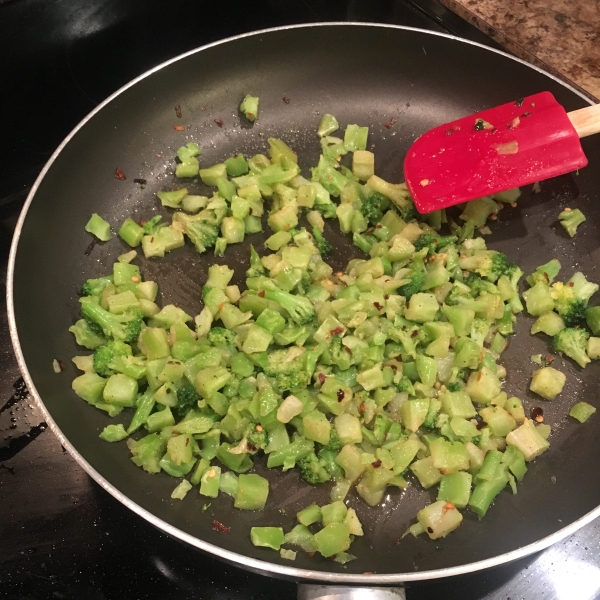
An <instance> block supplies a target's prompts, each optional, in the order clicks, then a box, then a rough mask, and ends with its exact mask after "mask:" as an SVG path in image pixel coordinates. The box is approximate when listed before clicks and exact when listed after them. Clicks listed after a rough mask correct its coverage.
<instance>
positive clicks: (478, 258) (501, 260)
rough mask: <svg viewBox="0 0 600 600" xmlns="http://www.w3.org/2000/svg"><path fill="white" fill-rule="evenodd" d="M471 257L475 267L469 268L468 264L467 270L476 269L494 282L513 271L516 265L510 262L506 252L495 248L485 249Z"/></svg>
mask: <svg viewBox="0 0 600 600" xmlns="http://www.w3.org/2000/svg"><path fill="white" fill-rule="evenodd" d="M471 259H472V262H473V263H474V268H473V269H469V268H468V266H467V267H466V268H467V270H470V271H476V272H477V273H479V274H480V275H481V276H482V277H485V278H486V279H488V280H489V281H492V282H494V281H497V280H498V279H499V278H500V277H502V275H505V274H506V273H507V272H512V271H513V267H514V265H513V264H512V263H510V262H508V258H507V257H506V254H503V253H502V252H496V251H495V250H485V251H483V252H481V253H479V254H476V255H474V256H473V257H471ZM466 260H468V259H466ZM461 266H462V265H461ZM469 266H471V265H469Z"/></svg>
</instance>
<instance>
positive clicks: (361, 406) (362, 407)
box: [358, 402, 367, 413]
mask: <svg viewBox="0 0 600 600" xmlns="http://www.w3.org/2000/svg"><path fill="white" fill-rule="evenodd" d="M366 410H367V406H366V404H365V403H364V402H361V403H360V404H359V405H358V412H359V413H364V412H365V411H366Z"/></svg>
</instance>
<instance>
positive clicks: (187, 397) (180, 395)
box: [173, 383, 202, 419]
mask: <svg viewBox="0 0 600 600" xmlns="http://www.w3.org/2000/svg"><path fill="white" fill-rule="evenodd" d="M198 400H202V398H200V396H199V395H198V392H197V391H196V390H195V389H194V386H193V385H192V384H191V383H184V384H183V385H182V386H181V387H180V388H179V389H178V390H177V406H175V408H174V409H173V412H175V414H176V415H177V416H178V417H179V418H180V419H183V417H185V415H187V414H188V412H189V411H190V410H191V409H192V408H198Z"/></svg>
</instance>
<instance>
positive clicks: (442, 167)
mask: <svg viewBox="0 0 600 600" xmlns="http://www.w3.org/2000/svg"><path fill="white" fill-rule="evenodd" d="M599 132H600V104H596V105H593V106H589V107H587V108H582V109H580V110H576V111H573V112H570V113H566V112H565V110H564V108H563V107H562V106H560V104H558V102H557V101H556V100H555V99H554V96H553V95H552V94H551V93H550V92H541V93H539V94H534V95H533V96H528V97H527V98H523V99H522V100H517V101H515V102H510V103H508V104H503V105H502V106H498V107H496V108H490V109H489V110H484V111H482V112H480V113H477V114H474V115H471V116H469V117H465V118H463V119H458V120H457V121H453V122H452V123H446V124H445V125H441V126H439V127H436V128H435V129H431V130H430V131H428V132H427V133H425V134H423V135H422V136H421V137H420V138H418V139H417V140H416V141H415V142H414V144H413V145H412V146H411V148H410V149H409V151H408V154H407V155H406V159H405V161H404V177H405V180H406V184H407V185H408V189H409V190H410V192H411V195H412V197H413V199H414V201H415V205H416V207H417V210H418V211H419V212H421V213H428V212H432V211H434V210H439V209H441V208H446V207H448V206H452V205H453V204H459V203H461V202H466V201H468V200H473V199H475V198H481V197H482V196H489V195H490V194H494V193H496V192H500V191H503V190H508V189H511V188H515V187H519V186H522V185H527V184H528V183H534V182H536V181H540V180H542V179H548V178H549V177H555V176H557V175H562V174H564V173H569V172H571V171H575V170H576V169H580V168H581V167H585V166H586V165H587V162H588V161H587V159H586V157H585V155H584V153H583V150H582V148H581V144H580V143H579V138H582V137H585V136H587V135H592V134H593V133H599Z"/></svg>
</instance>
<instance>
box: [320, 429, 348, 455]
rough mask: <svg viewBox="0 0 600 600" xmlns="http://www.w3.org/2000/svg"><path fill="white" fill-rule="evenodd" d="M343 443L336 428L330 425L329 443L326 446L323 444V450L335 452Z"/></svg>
mask: <svg viewBox="0 0 600 600" xmlns="http://www.w3.org/2000/svg"><path fill="white" fill-rule="evenodd" d="M343 445H344V444H342V440H340V436H339V435H338V432H337V430H336V429H334V428H333V427H332V428H331V431H330V433H329V443H328V444H327V445H326V446H323V450H327V451H328V452H334V453H335V454H337V453H338V452H339V451H340V450H341V449H342V446H343Z"/></svg>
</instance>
